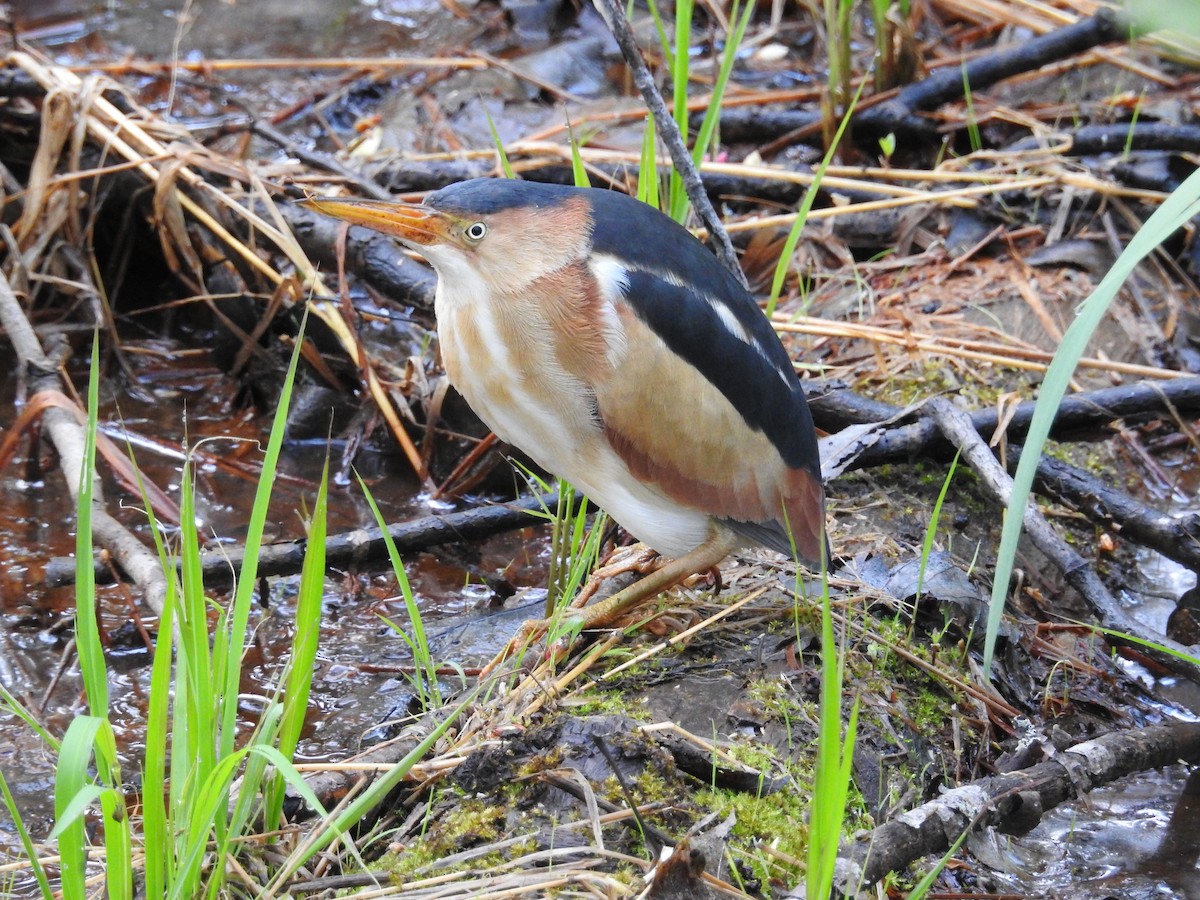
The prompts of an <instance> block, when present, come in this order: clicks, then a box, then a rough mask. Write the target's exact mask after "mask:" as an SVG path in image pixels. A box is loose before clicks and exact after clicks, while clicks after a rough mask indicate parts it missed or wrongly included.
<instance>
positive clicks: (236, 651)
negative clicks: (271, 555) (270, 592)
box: [219, 309, 308, 757]
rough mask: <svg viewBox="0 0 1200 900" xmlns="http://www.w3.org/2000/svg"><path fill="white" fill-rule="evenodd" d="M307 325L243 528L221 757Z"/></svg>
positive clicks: (227, 747) (229, 738)
mask: <svg viewBox="0 0 1200 900" xmlns="http://www.w3.org/2000/svg"><path fill="white" fill-rule="evenodd" d="M307 324H308V310H307V309H305V311H304V317H303V318H302V319H301V321H300V328H299V331H298V333H297V335H296V344H295V348H294V349H293V351H292V358H291V360H290V361H289V363H288V370H287V375H286V376H285V377H284V383H283V390H282V392H281V394H280V397H279V405H278V406H277V407H276V409H275V418H274V420H273V421H272V423H271V434H270V436H269V437H268V438H267V449H266V452H265V453H264V454H263V462H262V472H261V474H260V475H259V480H258V487H257V489H256V491H255V494H254V505H253V507H252V508H251V510H250V522H249V526H248V528H247V530H246V542H245V555H244V557H243V559H244V560H245V561H244V562H243V563H242V571H241V572H240V573H239V575H238V580H237V589H236V591H235V593H234V599H233V612H232V615H231V617H230V622H229V630H228V640H227V646H228V647H230V648H231V655H230V657H229V659H228V660H226V661H225V665H224V666H223V669H222V670H219V671H220V675H221V676H222V678H223V684H222V689H221V700H222V716H221V742H220V755H221V756H223V757H224V756H228V755H229V754H230V753H232V752H233V742H234V738H235V736H236V734H237V706H238V705H237V695H238V688H239V684H240V682H241V654H242V648H243V647H245V646H246V633H247V628H248V624H249V620H250V609H251V605H252V603H253V599H254V592H255V590H256V589H257V585H258V580H257V575H258V552H259V548H260V547H261V546H262V536H263V531H264V530H265V528H266V522H267V512H268V509H269V506H270V502H271V489H272V487H273V486H274V484H275V472H276V470H277V469H278V467H279V453H280V450H281V448H282V447H283V436H284V432H285V431H286V430H287V416H288V409H289V407H290V405H291V399H292V388H293V386H294V385H295V383H296V366H297V365H298V363H299V360H300V350H301V348H302V347H303V346H304V332H305V327H306V326H307Z"/></svg>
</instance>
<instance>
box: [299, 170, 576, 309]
mask: <svg viewBox="0 0 1200 900" xmlns="http://www.w3.org/2000/svg"><path fill="white" fill-rule="evenodd" d="M304 205H305V206H307V207H308V208H310V209H313V210H316V211H317V212H321V213H324V214H325V215H328V216H333V217H334V218H338V219H342V220H344V221H347V222H350V223H352V224H355V225H364V226H366V227H368V228H372V229H374V230H376V231H379V232H382V233H383V234H387V235H390V236H392V237H394V238H396V239H398V240H399V241H400V242H401V243H403V244H404V245H406V246H407V247H409V248H411V249H413V250H415V251H416V252H417V253H419V254H421V255H422V256H424V257H425V258H426V259H427V260H429V262H430V263H431V264H432V265H433V267H434V268H435V269H437V271H438V274H439V275H440V276H441V277H442V279H443V280H444V281H446V282H448V283H449V285H450V286H451V287H452V288H457V289H461V290H466V289H467V288H468V286H469V285H472V284H478V283H479V282H482V283H483V285H484V286H486V288H487V293H488V294H490V295H492V296H495V295H497V294H499V295H504V294H507V293H511V292H519V291H521V290H522V289H524V288H525V287H527V286H528V285H529V284H530V283H531V282H533V281H535V280H536V279H538V278H540V277H542V276H543V275H546V274H547V273H550V272H555V271H557V270H559V269H561V268H562V267H563V266H566V265H569V264H570V263H573V262H575V261H577V260H580V259H582V258H584V257H585V256H586V255H587V253H588V251H589V249H590V247H591V233H592V224H593V223H592V212H591V204H590V203H589V202H588V201H587V199H586V197H585V196H584V195H583V194H582V193H580V192H577V191H573V190H571V189H569V188H562V187H559V186H556V185H541V184H531V183H528V182H521V181H506V180H502V179H490V178H489V179H483V178H480V179H475V180H473V181H464V182H461V183H459V184H454V185H451V186H450V187H448V188H443V189H442V190H440V191H437V192H436V193H434V194H431V195H430V196H429V197H428V198H426V200H425V202H424V203H423V204H420V205H418V204H413V203H399V202H394V201H386V200H348V199H342V198H335V197H316V198H311V199H309V200H306V201H305V202H304Z"/></svg>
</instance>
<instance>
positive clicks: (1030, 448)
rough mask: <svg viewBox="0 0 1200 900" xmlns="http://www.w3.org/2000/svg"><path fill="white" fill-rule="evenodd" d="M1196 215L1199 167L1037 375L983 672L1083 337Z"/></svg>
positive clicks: (1120, 260) (1003, 539) (1141, 232)
mask: <svg viewBox="0 0 1200 900" xmlns="http://www.w3.org/2000/svg"><path fill="white" fill-rule="evenodd" d="M1198 214H1200V171H1197V172H1193V173H1192V174H1191V175H1189V176H1188V177H1187V179H1186V180H1185V181H1184V182H1183V184H1181V185H1180V186H1179V187H1178V188H1176V189H1175V191H1174V192H1173V193H1172V194H1171V196H1170V197H1168V198H1167V199H1166V200H1164V201H1163V203H1162V205H1161V206H1160V207H1159V208H1158V209H1156V210H1155V211H1154V213H1153V215H1151V216H1150V218H1149V219H1147V220H1146V223H1145V224H1144V225H1143V226H1142V227H1141V228H1140V229H1138V232H1137V234H1135V235H1134V236H1133V238H1132V239H1131V240H1130V241H1129V246H1127V247H1126V248H1125V250H1124V252H1123V253H1122V254H1121V255H1120V256H1119V257H1117V260H1116V262H1115V263H1113V266H1112V268H1111V269H1109V270H1108V274H1107V275H1105V276H1104V278H1103V279H1102V280H1101V281H1100V284H1098V285H1097V286H1096V289H1095V290H1094V291H1092V293H1091V295H1090V296H1088V298H1087V299H1086V300H1084V301H1083V304H1082V305H1081V306H1080V307H1079V312H1078V313H1077V314H1076V316H1075V320H1074V321H1073V322H1072V323H1071V325H1070V327H1068V328H1067V331H1066V334H1064V335H1063V339H1062V341H1061V343H1060V344H1059V348H1058V350H1057V352H1055V354H1054V359H1053V360H1052V361H1051V363H1050V366H1049V368H1048V369H1047V370H1046V375H1045V377H1044V378H1043V379H1042V389H1041V392H1040V394H1039V396H1038V401H1037V406H1036V407H1035V409H1034V414H1033V420H1032V422H1031V423H1030V425H1029V433H1028V435H1027V436H1026V438H1025V448H1024V450H1023V452H1022V453H1021V461H1020V462H1019V463H1018V464H1017V472H1016V474H1015V475H1014V476H1013V489H1012V497H1011V498H1010V499H1009V503H1008V509H1007V511H1006V513H1005V517H1004V527H1003V529H1002V531H1001V536H1000V550H999V552H998V553H997V559H996V573H995V579H994V580H993V582H992V599H991V605H990V607H989V609H988V624H987V634H986V635H985V638H984V649H983V673H984V677H985V678H988V677H990V675H991V667H992V657H993V655H994V653H995V650H996V636H997V634H998V633H999V630H1000V620H1001V618H1002V617H1003V615H1004V602H1005V599H1006V598H1007V596H1008V586H1009V580H1010V579H1011V577H1012V570H1013V564H1014V562H1015V560H1016V556H1017V541H1018V540H1019V538H1020V536H1021V528H1022V524H1023V522H1024V519H1025V507H1026V506H1027V505H1028V503H1029V494H1030V491H1031V489H1032V486H1033V476H1034V473H1035V472H1036V470H1037V464H1038V461H1039V460H1040V459H1041V456H1042V448H1043V447H1044V446H1045V445H1046V440H1047V438H1049V436H1050V426H1051V425H1052V424H1053V422H1054V417H1055V415H1056V414H1057V412H1058V407H1059V404H1060V403H1061V402H1062V398H1063V396H1064V395H1065V394H1066V392H1067V388H1068V386H1069V385H1070V382H1071V376H1072V374H1073V373H1074V371H1075V367H1076V366H1077V365H1078V363H1079V359H1080V357H1081V356H1082V355H1083V353H1084V351H1085V350H1086V348H1087V343H1088V340H1089V339H1090V338H1091V336H1092V333H1093V332H1094V331H1095V330H1096V327H1097V326H1098V325H1099V324H1100V321H1101V319H1102V318H1103V316H1104V314H1105V312H1107V311H1108V307H1109V305H1110V304H1111V303H1112V301H1113V299H1114V298H1115V297H1116V296H1117V292H1118V291H1119V290H1120V288H1121V285H1123V284H1124V283H1125V280H1126V279H1127V278H1128V277H1129V276H1130V275H1131V274H1132V272H1133V270H1134V268H1135V267H1136V266H1137V264H1138V263H1140V262H1141V261H1142V260H1143V259H1145V258H1146V256H1148V255H1149V254H1150V253H1151V252H1152V251H1153V250H1154V249H1155V248H1156V247H1158V246H1159V245H1160V244H1161V243H1162V242H1163V241H1164V240H1166V239H1167V237H1169V236H1170V235H1171V234H1172V233H1174V232H1175V231H1177V230H1178V229H1179V228H1181V227H1182V226H1183V225H1184V224H1186V223H1187V222H1188V221H1189V220H1190V219H1192V218H1193V217H1194V216H1196V215H1198Z"/></svg>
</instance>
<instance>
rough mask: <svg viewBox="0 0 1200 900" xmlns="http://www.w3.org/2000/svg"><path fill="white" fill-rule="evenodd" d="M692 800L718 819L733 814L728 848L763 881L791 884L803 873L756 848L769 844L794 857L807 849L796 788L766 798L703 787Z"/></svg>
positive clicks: (805, 824) (805, 815)
mask: <svg viewBox="0 0 1200 900" xmlns="http://www.w3.org/2000/svg"><path fill="white" fill-rule="evenodd" d="M696 801H697V802H698V803H699V804H700V805H701V806H702V807H704V808H706V809H712V810H713V811H715V812H716V813H717V815H718V819H724V818H726V817H727V816H728V815H729V813H730V812H734V813H735V814H736V815H737V823H736V824H735V825H734V826H733V833H732V835H731V840H730V842H729V849H730V851H731V852H732V854H733V855H734V857H735V858H738V859H740V860H741V861H742V862H743V863H744V864H745V865H747V866H748V867H749V868H750V870H751V871H753V872H754V875H755V877H756V878H759V879H761V880H762V881H763V883H764V884H766V883H769V882H771V881H778V882H782V883H784V884H795V883H796V882H797V881H799V880H800V878H801V877H803V874H804V873H803V871H802V870H800V869H799V868H798V867H795V866H790V865H787V864H786V863H784V862H782V861H781V860H780V859H779V857H777V856H773V855H771V856H768V855H766V854H764V853H761V852H759V851H758V845H759V844H760V843H769V844H771V845H772V847H773V848H774V849H776V850H778V851H780V852H781V853H783V854H786V855H787V856H789V857H791V858H793V859H795V860H803V859H804V857H805V854H806V853H807V850H808V809H807V806H806V804H805V803H804V802H803V800H802V794H801V792H800V791H798V790H786V791H777V792H776V793H774V794H770V795H768V796H766V797H755V796H752V795H749V794H741V793H734V792H732V791H723V790H711V789H704V790H701V791H699V792H698V793H697V795H696Z"/></svg>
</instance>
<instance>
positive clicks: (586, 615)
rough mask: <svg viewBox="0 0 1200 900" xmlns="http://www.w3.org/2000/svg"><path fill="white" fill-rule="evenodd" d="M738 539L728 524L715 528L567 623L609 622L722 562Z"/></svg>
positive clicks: (575, 627)
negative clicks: (694, 545) (696, 544)
mask: <svg viewBox="0 0 1200 900" xmlns="http://www.w3.org/2000/svg"><path fill="white" fill-rule="evenodd" d="M738 543H739V541H738V539H737V537H736V536H735V535H734V534H733V532H731V531H729V530H727V529H725V528H718V529H714V530H713V532H712V533H711V534H710V535H709V538H708V540H706V541H705V542H704V543H703V544H701V545H700V546H699V547H697V548H696V549H695V550H692V551H691V552H689V553H685V554H684V555H683V556H681V557H679V558H678V559H673V560H671V561H670V562H668V563H667V564H666V565H665V566H663V567H662V568H661V569H656V570H655V571H653V572H651V573H650V574H649V575H647V576H646V577H645V578H642V579H640V580H638V581H636V582H634V583H633V584H631V585H630V586H629V587H627V588H625V589H623V590H620V591H617V593H615V594H613V595H612V596H611V597H607V598H605V599H604V600H601V601H600V602H599V603H593V604H592V605H591V606H585V607H584V608H583V609H580V610H576V611H574V612H572V613H570V614H569V615H568V618H567V622H566V624H567V625H568V626H569V627H570V628H571V629H572V630H574V631H582V630H583V629H586V628H597V627H599V626H602V625H608V624H609V623H610V622H612V621H613V620H615V619H616V618H617V617H618V616H620V615H621V613H623V612H625V610H627V609H629V608H630V607H632V606H636V605H637V604H638V603H641V602H642V601H643V600H645V599H647V598H649V597H653V596H656V595H658V594H660V593H662V592H663V591H665V590H667V588H670V587H673V586H674V585H676V584H678V583H679V582H681V581H683V579H685V578H687V577H688V576H689V575H695V574H696V573H697V572H706V571H708V570H709V569H711V568H714V567H716V566H718V565H720V563H721V562H722V560H724V559H725V557H727V556H728V555H729V554H730V553H732V552H733V550H734V549H735V548H736V547H737V546H738Z"/></svg>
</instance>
